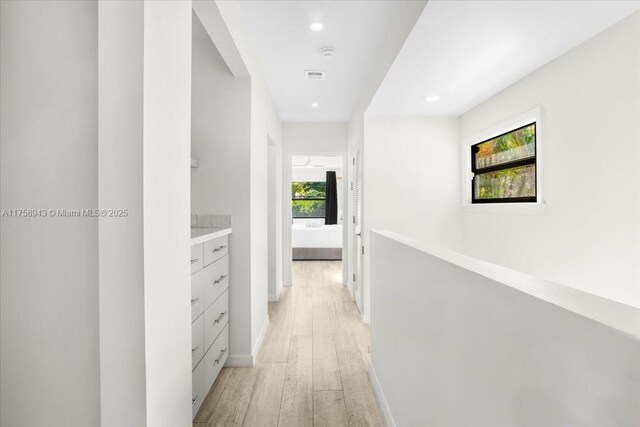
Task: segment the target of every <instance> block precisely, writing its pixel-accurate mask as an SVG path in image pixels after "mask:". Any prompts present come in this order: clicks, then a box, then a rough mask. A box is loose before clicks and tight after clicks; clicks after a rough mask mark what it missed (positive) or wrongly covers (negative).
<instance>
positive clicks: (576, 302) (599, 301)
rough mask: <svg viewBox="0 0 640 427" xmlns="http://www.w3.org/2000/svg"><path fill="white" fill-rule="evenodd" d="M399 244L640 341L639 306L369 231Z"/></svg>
mask: <svg viewBox="0 0 640 427" xmlns="http://www.w3.org/2000/svg"><path fill="white" fill-rule="evenodd" d="M372 233H375V234H378V235H380V236H384V237H386V238H388V239H391V240H394V241H396V242H398V243H400V244H403V245H406V246H409V247H412V248H414V249H416V250H419V251H421V252H424V253H426V254H428V255H431V256H434V257H437V258H440V259H441V260H444V261H446V262H448V263H450V264H453V265H455V266H457V267H461V268H464V269H466V270H469V271H471V272H473V273H476V274H479V275H481V276H484V277H486V278H488V279H491V280H494V281H496V282H499V283H502V284H503V285H505V286H509V287H511V288H513V289H517V290H519V291H521V292H524V293H526V294H528V295H531V296H534V297H536V298H539V299H541V300H543V301H547V302H549V303H551V304H554V305H556V306H558V307H561V308H564V309H565V310H569V311H571V312H573V313H576V314H579V315H581V316H584V317H586V318H588V319H592V320H595V321H596V322H599V323H602V324H604V325H607V326H610V327H612V328H614V329H617V330H619V331H622V332H624V333H626V334H629V335H632V336H634V337H636V338H640V307H634V306H631V305H627V304H623V303H621V302H617V301H613V300H610V299H607V298H604V297H601V296H598V295H595V294H591V293H587V292H584V291H581V290H578V289H575V288H570V287H568V286H563V285H559V284H557V283H554V282H550V281H548V280H544V279H539V278H537V277H534V276H531V275H529V274H525V273H522V272H520V271H517V270H512V269H510V268H507V267H503V266H500V265H497V264H492V263H490V262H487V261H483V260H480V259H478V258H473V257H470V256H468V255H464V254H462V253H459V252H455V251H452V250H449V249H445V248H442V247H439V246H436V245H432V244H430V243H427V242H422V241H419V240H416V239H413V238H411V237H407V236H403V235H401V234H398V233H394V232H392V231H387V230H372Z"/></svg>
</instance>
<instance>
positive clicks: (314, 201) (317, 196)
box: [291, 181, 327, 218]
mask: <svg viewBox="0 0 640 427" xmlns="http://www.w3.org/2000/svg"><path fill="white" fill-rule="evenodd" d="M326 194H327V193H326V183H325V182H324V181H314V182H299V181H294V182H292V183H291V205H292V207H293V210H292V215H293V218H324V210H325V206H326V203H327V196H326Z"/></svg>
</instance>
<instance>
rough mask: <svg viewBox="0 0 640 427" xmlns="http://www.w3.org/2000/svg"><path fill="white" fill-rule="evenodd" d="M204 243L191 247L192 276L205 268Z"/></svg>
mask: <svg viewBox="0 0 640 427" xmlns="http://www.w3.org/2000/svg"><path fill="white" fill-rule="evenodd" d="M202 246H203V245H202V243H201V244H199V245H193V246H191V274H193V273H195V272H196V271H198V270H201V269H202V267H203V266H204V260H203V256H202V255H203V253H202V250H203V249H202Z"/></svg>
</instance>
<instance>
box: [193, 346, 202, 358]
mask: <svg viewBox="0 0 640 427" xmlns="http://www.w3.org/2000/svg"><path fill="white" fill-rule="evenodd" d="M199 349H200V346H199V345H197V346H196V348H192V349H191V355H192V356H193V355H194V354H195V353H196V351H198V350H199Z"/></svg>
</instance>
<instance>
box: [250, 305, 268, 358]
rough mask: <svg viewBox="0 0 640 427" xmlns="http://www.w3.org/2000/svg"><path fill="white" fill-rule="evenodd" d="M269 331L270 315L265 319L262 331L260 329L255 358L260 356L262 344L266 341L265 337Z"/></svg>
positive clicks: (253, 351)
mask: <svg viewBox="0 0 640 427" xmlns="http://www.w3.org/2000/svg"><path fill="white" fill-rule="evenodd" d="M268 329H269V315H268V314H267V317H265V320H264V323H263V324H262V329H260V333H259V334H258V339H257V340H256V343H255V345H254V346H253V349H252V351H251V352H252V353H253V357H257V356H258V352H259V351H260V347H262V342H263V341H264V337H265V336H266V335H267V330H268Z"/></svg>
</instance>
